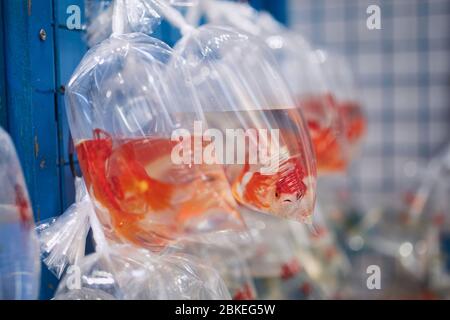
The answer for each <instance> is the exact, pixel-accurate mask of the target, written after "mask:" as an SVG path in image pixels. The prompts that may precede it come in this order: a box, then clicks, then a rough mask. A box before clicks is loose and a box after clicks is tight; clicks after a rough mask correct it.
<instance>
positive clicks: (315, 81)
mask: <svg viewBox="0 0 450 320" xmlns="http://www.w3.org/2000/svg"><path fill="white" fill-rule="evenodd" d="M203 9H204V11H205V13H206V15H207V17H208V18H209V20H210V21H211V22H213V23H216V24H223V25H230V26H233V27H235V28H238V29H241V30H244V31H246V32H248V33H250V34H253V35H255V36H259V37H261V38H262V39H263V40H264V41H265V43H266V44H267V46H268V47H269V48H270V50H271V52H272V53H273V55H274V56H275V59H276V61H277V63H278V65H279V67H280V72H281V74H282V75H283V77H284V78H285V79H286V82H287V84H288V85H289V88H290V90H291V92H292V93H293V94H294V97H295V100H296V104H297V107H298V108H300V109H301V110H302V111H303V115H304V117H305V119H306V122H307V124H308V130H309V133H310V135H311V139H312V143H313V146H314V149H315V154H316V157H317V169H318V172H319V174H325V173H330V172H340V171H343V170H345V169H346V167H347V163H348V160H349V159H348V158H349V155H348V152H349V150H348V145H347V144H348V143H347V139H346V136H345V135H344V129H343V123H342V121H341V117H340V116H339V113H338V110H337V108H336V105H335V103H334V101H333V99H334V98H333V95H334V93H333V92H332V91H331V88H330V85H329V84H328V83H327V79H326V78H325V75H324V72H323V70H322V68H321V66H320V57H319V56H318V55H317V54H316V52H315V51H314V50H313V49H312V48H311V46H310V45H309V44H308V43H307V41H306V40H305V39H304V38H303V37H302V36H301V35H300V34H298V33H296V32H294V31H291V30H289V29H287V28H286V27H284V26H283V25H281V24H280V23H279V22H277V21H276V20H275V19H274V18H273V17H272V16H271V15H270V14H268V13H266V12H259V11H256V10H255V9H253V8H252V7H251V6H250V5H248V4H246V3H234V2H229V1H205V2H204V3H203Z"/></svg>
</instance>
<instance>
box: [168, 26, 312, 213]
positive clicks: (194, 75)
mask: <svg viewBox="0 0 450 320" xmlns="http://www.w3.org/2000/svg"><path fill="white" fill-rule="evenodd" d="M184 34H185V36H184V37H183V38H182V39H181V40H180V41H179V42H178V43H177V44H176V46H175V48H174V51H175V54H176V55H177V56H181V57H182V58H183V60H184V61H186V63H185V64H184V65H183V66H184V69H185V70H186V73H187V76H186V81H187V82H188V83H189V84H191V85H192V86H193V87H194V88H195V93H196V95H197V98H198V101H199V104H200V106H201V108H202V110H203V112H204V115H205V119H206V123H207V126H208V128H209V129H211V131H209V132H210V133H211V136H213V138H211V139H214V141H220V142H223V144H217V143H216V144H215V154H214V155H215V156H216V159H215V160H218V161H220V162H221V163H224V164H225V166H226V172H227V176H228V179H229V181H230V183H231V184H232V188H233V195H234V196H235V198H236V199H237V200H238V202H239V203H241V204H242V205H244V206H246V207H248V208H251V209H253V210H257V211H260V212H264V213H270V214H273V215H276V216H279V217H283V218H288V219H295V220H299V221H305V222H307V221H309V219H310V217H311V214H312V211H313V208H314V203H315V186H316V167H315V158H314V154H313V151H312V147H311V141H310V137H309V134H308V132H307V128H306V124H305V123H304V121H303V117H302V114H301V112H299V111H298V110H297V109H296V108H295V103H294V101H293V99H292V96H291V94H290V92H289V90H288V88H287V86H286V84H285V82H284V80H283V78H282V76H281V75H280V73H279V72H278V70H277V68H276V63H275V61H274V60H273V57H272V55H271V54H270V53H269V52H268V51H267V50H266V49H265V47H264V46H263V45H262V44H261V43H260V42H259V41H258V40H257V39H255V38H253V37H252V36H250V35H248V34H245V33H242V32H239V31H236V30H235V29H232V28H226V27H218V26H211V25H204V26H202V27H200V28H198V29H195V30H192V31H190V32H187V33H184ZM172 69H176V67H173V66H172ZM224 140H225V141H224ZM235 142H236V145H237V147H236V145H235ZM222 150H223V152H222Z"/></svg>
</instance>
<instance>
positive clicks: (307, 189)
mask: <svg viewBox="0 0 450 320" xmlns="http://www.w3.org/2000/svg"><path fill="white" fill-rule="evenodd" d="M256 167H257V166H256ZM314 181H315V180H314V179H313V178H312V177H311V176H306V174H305V170H304V168H303V166H302V162H301V160H300V157H292V158H290V159H288V160H284V161H283V162H282V163H281V165H280V169H279V170H278V171H277V172H276V173H273V174H267V175H263V174H261V173H260V172H259V171H258V170H257V168H255V166H254V165H250V164H248V163H246V164H245V165H244V167H243V169H242V171H241V173H240V175H239V176H238V178H237V179H236V181H235V182H234V183H233V185H232V192H233V195H234V197H235V199H236V200H237V201H238V202H239V203H241V204H243V205H246V206H248V207H250V208H252V209H256V210H258V211H262V212H265V213H271V214H274V215H276V216H279V217H283V218H294V219H296V220H300V221H304V222H308V219H309V217H310V215H311V211H312V207H313V206H314V204H313V202H314V195H313V194H312V193H313V190H314Z"/></svg>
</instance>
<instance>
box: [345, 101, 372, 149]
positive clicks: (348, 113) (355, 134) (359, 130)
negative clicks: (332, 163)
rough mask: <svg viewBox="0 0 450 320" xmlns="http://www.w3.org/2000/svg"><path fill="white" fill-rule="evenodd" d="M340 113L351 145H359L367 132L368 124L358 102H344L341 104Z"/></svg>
mask: <svg viewBox="0 0 450 320" xmlns="http://www.w3.org/2000/svg"><path fill="white" fill-rule="evenodd" d="M339 113H340V115H341V117H342V119H343V122H344V126H345V134H346V137H347V139H348V140H349V142H350V143H351V144H356V143H358V142H359V141H360V140H361V138H362V137H363V136H364V134H365V133H366V131H367V122H366V119H365V118H364V115H363V113H362V110H361V106H360V105H359V104H358V103H356V102H351V101H343V102H341V103H339Z"/></svg>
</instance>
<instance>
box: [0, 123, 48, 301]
mask: <svg viewBox="0 0 450 320" xmlns="http://www.w3.org/2000/svg"><path fill="white" fill-rule="evenodd" d="M0 184H1V188H0V241H1V245H0V300H3V299H6V300H15V299H17V300H22V299H27V300H28V299H37V297H38V293H39V285H40V272H41V269H40V268H41V266H40V263H39V245H38V240H37V237H36V233H35V231H34V228H33V227H34V220H33V213H32V209H31V205H30V201H29V198H28V191H27V188H26V186H25V181H24V178H23V175H22V169H21V167H20V163H19V160H18V157H17V154H16V151H15V148H14V145H13V143H12V141H11V139H10V137H9V136H8V134H7V133H6V132H5V131H4V130H3V129H2V128H1V127H0Z"/></svg>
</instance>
